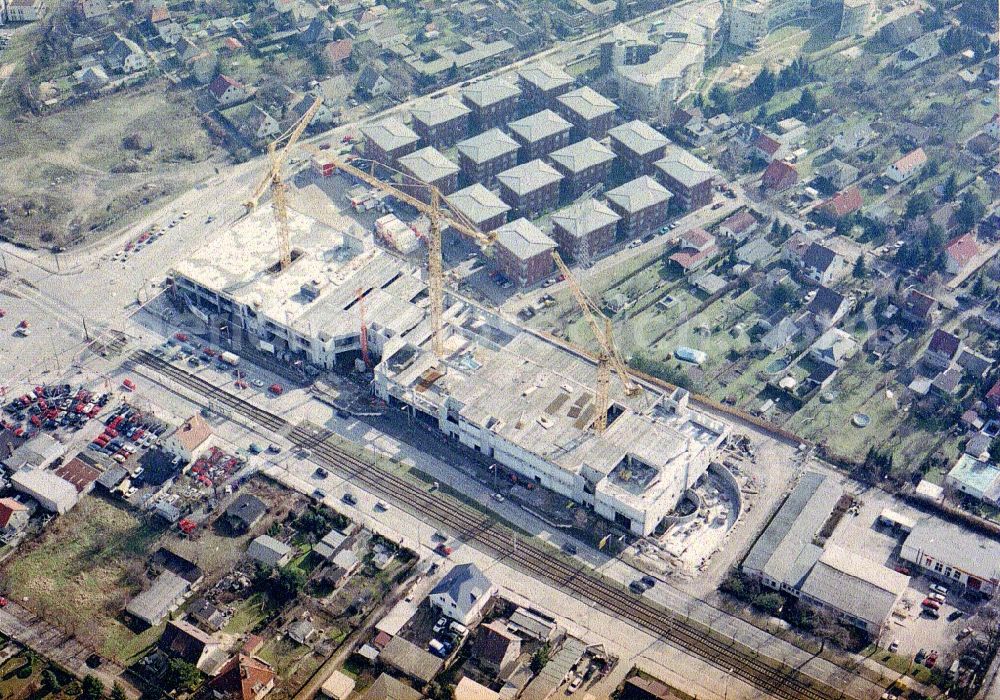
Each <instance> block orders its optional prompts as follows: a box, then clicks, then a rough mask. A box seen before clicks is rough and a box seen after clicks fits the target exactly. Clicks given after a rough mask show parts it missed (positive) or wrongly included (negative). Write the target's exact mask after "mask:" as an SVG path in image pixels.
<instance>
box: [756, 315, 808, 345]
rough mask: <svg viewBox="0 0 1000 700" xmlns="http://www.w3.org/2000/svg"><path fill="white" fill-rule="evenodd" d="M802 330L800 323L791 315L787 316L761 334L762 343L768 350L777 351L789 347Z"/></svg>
mask: <svg viewBox="0 0 1000 700" xmlns="http://www.w3.org/2000/svg"><path fill="white" fill-rule="evenodd" d="M801 332H802V329H801V328H799V326H798V324H797V323H796V322H795V321H793V320H792V319H791V318H790V317H788V316H785V317H784V318H782V319H781V320H780V321H778V323H777V324H775V325H774V326H772V327H771V329H770V330H768V331H767V332H766V333H765V334H764V335H762V336H761V338H760V344H761V346H763V347H764V348H765V349H766V350H767V351H768V352H770V353H775V352H777V351H778V350H782V349H784V348H786V347H788V345H789V344H790V343H791V342H792V341H793V340H794V339H795V337H796V336H797V335H798V334H799V333H801Z"/></svg>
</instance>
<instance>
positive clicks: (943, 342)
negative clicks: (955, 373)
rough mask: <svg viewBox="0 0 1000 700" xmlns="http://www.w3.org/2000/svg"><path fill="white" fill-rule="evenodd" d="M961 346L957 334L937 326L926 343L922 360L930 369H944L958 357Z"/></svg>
mask: <svg viewBox="0 0 1000 700" xmlns="http://www.w3.org/2000/svg"><path fill="white" fill-rule="evenodd" d="M961 347H962V341H961V340H959V339H958V337H957V336H955V335H953V334H951V333H949V332H948V331H945V330H942V329H940V328H938V329H937V330H935V331H934V335H932V336H931V342H930V343H928V344H927V349H926V350H925V351H924V355H923V358H922V361H923V363H924V364H925V365H927V366H928V367H930V368H932V369H935V370H938V371H941V370H945V369H947V368H948V367H949V366H950V365H951V363H952V361H953V360H955V359H956V358H957V357H958V352H959V350H960V349H961Z"/></svg>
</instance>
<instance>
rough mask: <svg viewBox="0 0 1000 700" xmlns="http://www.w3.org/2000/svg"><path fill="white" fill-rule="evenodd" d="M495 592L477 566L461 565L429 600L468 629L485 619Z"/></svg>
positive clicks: (433, 591)
mask: <svg viewBox="0 0 1000 700" xmlns="http://www.w3.org/2000/svg"><path fill="white" fill-rule="evenodd" d="M496 591H497V589H496V586H494V585H493V583H492V582H490V580H489V579H488V578H486V576H485V574H483V572H482V571H480V570H479V567H477V566H476V565H475V564H459V565H458V566H455V567H454V568H452V570H451V571H449V572H448V573H447V574H446V575H445V576H444V578H442V579H441V580H440V581H439V582H438V584H437V585H436V586H435V587H434V589H433V590H432V591H431V592H430V595H429V598H430V602H431V605H433V606H435V607H437V608H439V609H440V610H441V614H443V615H445V616H446V617H449V618H451V619H452V620H455V621H457V622H460V623H461V624H463V625H465V626H467V627H468V626H469V625H471V624H473V623H474V622H476V621H478V620H479V619H480V618H481V617H482V615H483V611H484V609H485V608H486V605H487V604H488V603H489V602H490V600H491V599H492V598H493V596H494V594H496Z"/></svg>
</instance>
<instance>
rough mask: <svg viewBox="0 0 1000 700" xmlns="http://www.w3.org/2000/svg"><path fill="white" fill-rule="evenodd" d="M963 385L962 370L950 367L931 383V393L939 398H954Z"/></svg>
mask: <svg viewBox="0 0 1000 700" xmlns="http://www.w3.org/2000/svg"><path fill="white" fill-rule="evenodd" d="M961 383H962V370H961V369H960V368H958V367H949V368H948V369H946V370H945V371H943V372H941V373H940V374H938V376H936V377H934V379H933V381H931V387H930V388H931V391H933V392H934V393H935V394H938V395H939V396H945V397H947V396H954V395H955V394H957V393H958V389H959V387H960V386H961Z"/></svg>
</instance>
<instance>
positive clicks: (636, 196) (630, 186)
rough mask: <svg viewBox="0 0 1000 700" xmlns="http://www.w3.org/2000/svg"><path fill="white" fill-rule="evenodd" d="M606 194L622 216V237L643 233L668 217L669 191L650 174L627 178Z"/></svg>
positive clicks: (664, 221) (662, 222) (620, 231)
mask: <svg viewBox="0 0 1000 700" xmlns="http://www.w3.org/2000/svg"><path fill="white" fill-rule="evenodd" d="M604 196H605V198H606V199H607V200H608V204H609V205H610V206H611V208H612V209H614V210H615V213H617V214H618V216H620V217H621V221H619V222H618V233H619V235H621V236H623V237H626V238H632V237H634V236H642V235H644V234H646V233H648V232H649V231H652V230H654V229H656V228H658V227H660V226H662V225H663V224H665V223H666V221H667V212H668V210H669V208H670V196H671V195H670V192H668V191H667V190H666V189H664V187H663V186H662V185H661V184H660V183H658V182H657V181H656V180H654V179H653V178H651V177H649V176H648V175H643V176H641V177H637V178H636V179H635V180H631V181H630V182H626V183H625V184H624V185H621V186H619V187H616V188H615V189H613V190H610V191H609V192H607V193H606V194H605V195H604Z"/></svg>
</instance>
